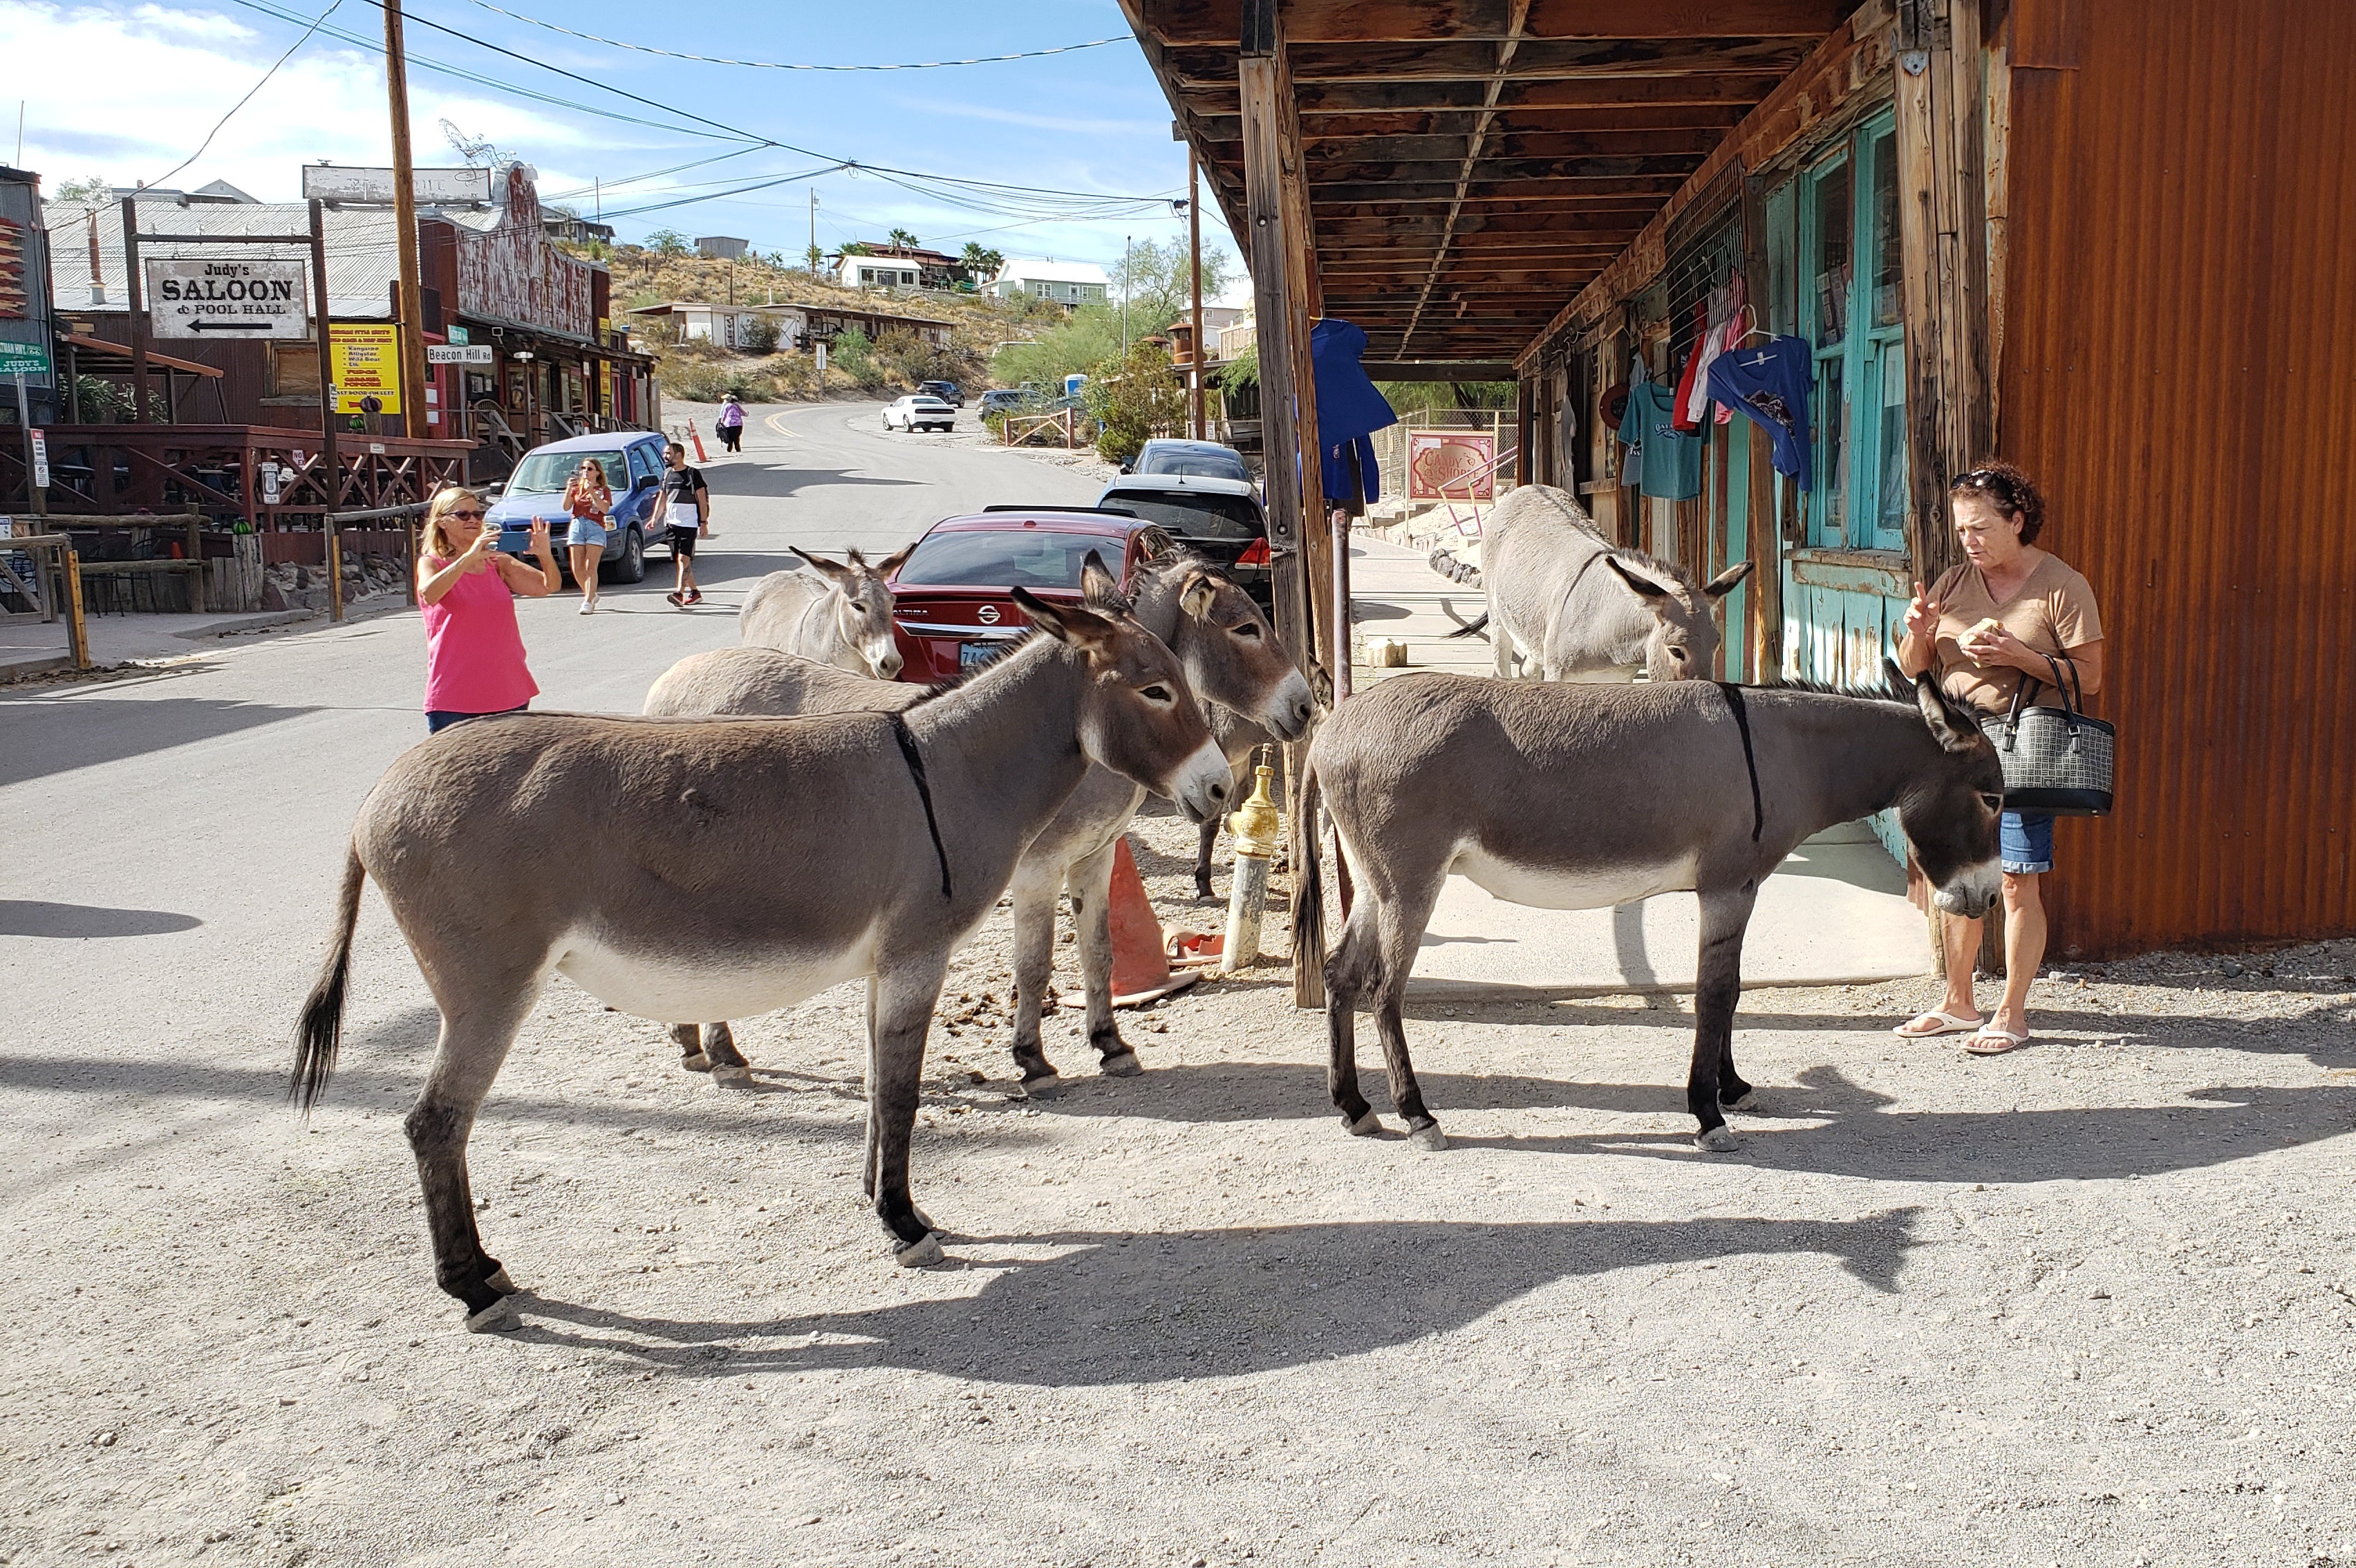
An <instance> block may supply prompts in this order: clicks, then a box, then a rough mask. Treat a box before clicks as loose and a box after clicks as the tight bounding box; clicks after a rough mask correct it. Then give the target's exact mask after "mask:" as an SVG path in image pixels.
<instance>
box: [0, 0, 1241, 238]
mask: <svg viewBox="0 0 2356 1568" xmlns="http://www.w3.org/2000/svg"><path fill="white" fill-rule="evenodd" d="M497 5H498V9H494V8H493V5H492V0H412V3H411V4H408V5H405V7H404V14H405V16H407V17H408V25H407V44H408V53H409V56H410V123H411V127H412V129H411V138H412V146H413V156H414V158H415V161H416V162H417V163H418V165H420V166H430V165H456V164H460V163H463V162H464V161H465V159H464V157H463V156H461V155H460V154H459V153H458V152H457V151H456V150H455V146H454V145H453V142H452V139H451V137H450V136H449V134H447V133H446V132H445V130H444V126H445V124H446V125H447V126H449V127H452V128H455V130H456V131H457V132H458V133H460V134H462V135H463V136H465V137H466V138H469V139H477V140H487V141H489V142H490V143H492V144H494V145H496V146H497V148H498V152H499V153H500V154H501V155H502V156H512V157H516V158H519V159H521V160H522V161H523V162H525V163H529V164H531V165H533V166H535V167H537V168H538V170H539V171H540V190H541V199H542V200H543V201H545V202H559V201H562V202H564V203H566V204H568V205H572V206H574V207H577V208H578V209H580V210H581V211H582V212H584V214H589V215H594V214H596V213H597V212H599V211H600V210H602V212H603V213H604V215H605V219H606V220H607V221H609V222H611V223H613V224H614V226H615V228H616V231H617V233H618V236H619V237H620V238H621V239H623V240H626V241H630V240H643V239H644V238H645V237H646V236H647V235H648V234H649V233H651V232H653V231H657V230H660V229H666V228H668V229H673V230H676V231H679V232H680V233H681V234H683V235H686V236H688V237H690V238H692V237H695V236H698V235H705V234H725V235H732V236H734V237H737V238H741V239H744V240H747V241H750V242H752V244H753V246H754V247H755V249H756V250H760V251H764V252H771V251H774V252H783V253H785V254H786V255H787V256H789V257H792V258H795V259H797V260H798V259H799V258H800V256H801V255H802V253H803V252H804V251H805V250H806V249H807V248H808V247H809V243H810V234H811V221H812V220H811V212H810V195H811V193H812V191H813V190H815V191H816V193H817V195H818V201H819V206H818V211H817V219H816V223H817V241H818V243H819V246H821V247H822V248H823V249H825V250H827V251H829V252H833V251H835V250H837V249H838V248H839V247H840V246H841V244H842V243H843V242H845V241H847V240H869V241H880V240H882V239H883V237H884V235H885V234H886V233H887V232H888V231H890V230H892V229H894V228H905V229H908V230H911V231H914V232H915V233H916V236H917V237H918V239H919V240H921V241H922V242H924V243H925V244H926V245H929V246H933V247H936V248H937V249H940V250H944V251H948V252H951V253H952V254H954V253H955V252H958V251H959V250H960V249H962V248H963V246H964V244H965V243H966V242H967V241H969V240H973V241H978V242H980V243H981V244H983V245H985V246H988V247H990V248H991V249H994V250H997V251H1000V252H1003V253H1005V254H1006V255H1008V256H1052V257H1055V258H1057V259H1060V260H1073V261H1092V262H1096V263H1100V264H1104V265H1106V266H1107V267H1108V269H1113V270H1116V271H1117V269H1118V263H1119V257H1120V253H1121V247H1122V243H1123V240H1124V238H1125V237H1127V236H1134V237H1136V238H1138V239H1141V240H1143V239H1151V240H1157V241H1163V242H1167V241H1169V240H1173V239H1183V237H1184V234H1185V223H1184V220H1183V218H1181V217H1179V216H1177V215H1175V214H1173V212H1172V211H1171V209H1170V208H1169V206H1168V201H1169V199H1171V198H1175V197H1183V195H1184V194H1185V186H1186V155H1185V148H1184V145H1183V144H1182V143H1178V142H1175V141H1173V140H1172V138H1171V134H1170V109H1169V104H1168V102H1167V101H1166V100H1165V99H1164V98H1163V97H1162V91H1161V88H1160V86H1159V85H1158V84H1157V83H1156V82H1155V81H1154V80H1153V76H1152V73H1151V71H1150V70H1148V69H1147V67H1146V64H1145V59H1144V57H1143V55H1142V54H1141V52H1140V50H1139V48H1138V47H1137V44H1136V42H1135V40H1134V39H1133V38H1130V36H1129V33H1128V27H1127V26H1126V24H1125V23H1124V22H1123V20H1122V18H1121V15H1120V10H1119V5H1117V4H1115V3H1114V0H1033V4H1031V5H1027V6H1021V7H1000V6H989V5H976V4H972V3H970V0H957V3H950V0H897V3H896V4H890V5H821V4H815V3H812V0H793V3H791V4H788V5H758V4H755V5H725V6H723V5H688V6H682V7H680V8H679V9H676V10H673V9H670V8H669V7H653V6H647V5H624V4H620V3H618V0H567V3H566V4H563V5H558V4H557V3H556V0H497ZM323 12H326V13H327V19H326V21H325V22H324V24H322V26H321V27H320V28H319V30H318V31H317V32H316V33H315V34H313V35H312V37H311V38H309V39H308V40H307V41H305V42H303V43H301V45H300V47H299V48H295V52H294V54H293V55H292V56H291V57H290V58H288V59H286V60H285V62H284V64H283V65H279V66H277V68H276V69H275V70H273V62H275V61H277V60H278V59H279V57H280V56H281V55H282V54H284V53H285V51H286V50H287V49H288V48H289V47H290V46H294V45H295V44H296V42H297V40H298V39H301V38H303V35H304V32H305V28H306V27H309V26H310V25H311V23H312V22H313V21H315V20H316V19H317V18H319V17H320V16H321V15H322V14H323ZM502 13H508V14H502ZM523 17H536V18H539V19H540V20H541V21H545V22H555V23H560V24H561V25H562V26H563V27H569V28H572V29H574V30H575V31H577V32H582V33H592V34H597V35H601V36H602V37H604V38H608V39H612V40H616V41H617V42H621V43H629V44H639V45H646V46H651V47H653V48H663V49H669V50H675V51H679V52H680V53H686V54H701V55H710V56H719V57H725V58H727V59H738V60H755V61H767V62H792V63H801V64H828V65H862V66H870V65H886V64H889V65H905V64H913V63H920V62H929V61H941V60H958V59H969V58H972V57H975V56H983V55H1002V54H1013V53H1019V52H1023V51H1027V50H1042V49H1052V48H1061V47H1063V46H1068V45H1074V44H1085V43H1088V42H1091V41H1092V40H1097V39H1104V38H1110V39H1113V40H1114V41H1113V42H1111V43H1109V44H1105V45H1103V46H1101V47H1098V48H1081V49H1076V50H1073V51H1071V52H1067V53H1062V54H1055V55H1051V56H1047V57H1044V58H1039V59H1022V60H1015V61H1010V62H1004V63H992V64H982V65H967V66H956V67H949V68H945V69H937V70H889V71H859V72H835V71H825V72H821V71H808V70H766V69H755V68H748V67H744V66H738V65H722V64H711V63H704V62H701V61H694V60H682V59H666V58H662V57H659V56H657V55H652V54H648V53H644V52H638V51H634V50H630V49H625V48H615V47H612V46H610V45H608V44H605V43H596V42H592V41H589V40H587V39H584V38H575V37H568V36H566V35H564V34H562V33H559V32H555V31H552V30H549V29H548V28H546V27H540V26H535V25H533V23H532V22H530V21H527V20H524V19H521V18H523ZM428 24H439V25H440V26H441V27H446V28H450V29H453V30H455V32H457V33H460V34H464V35H466V37H465V38H454V37H452V36H450V34H448V33H444V32H437V31H435V30H434V27H432V26H429V25H428ZM338 32H340V33H343V34H347V35H349V37H348V38H337V37H335V36H334V35H335V34H336V33H338ZM382 37H383V14H382V12H381V11H380V9H379V8H378V6H377V5H376V4H374V3H372V0H333V5H332V9H331V10H330V9H329V0H190V3H189V4H187V5H152V4H140V5H125V4H95V5H58V4H49V3H45V0H0V55H5V58H8V59H14V60H16V61H18V62H19V67H20V69H18V70H12V71H10V72H8V73H7V75H8V77H9V78H10V79H11V80H10V82H9V85H11V86H13V87H14V88H15V89H16V92H15V93H14V94H11V96H16V97H17V98H18V99H19V102H18V103H17V104H15V105H8V104H6V103H5V99H0V107H15V108H17V109H18V110H19V112H20V114H21V117H22V127H23V128H22V133H21V135H22V146H21V151H19V150H17V149H16V148H14V147H10V148H9V149H8V150H9V152H10V155H11V156H12V159H13V161H14V162H15V163H16V165H17V166H19V167H22V168H27V169H31V170H34V171H37V172H38V173H39V174H40V175H41V176H42V177H43V180H42V188H43V192H44V194H45V195H49V196H54V195H55V194H56V191H57V188H58V186H59V184H60V183H61V182H63V181H65V180H67V179H74V178H84V177H91V176H96V177H102V178H104V179H106V180H107V181H108V182H109V183H111V184H114V185H122V186H129V185H132V184H134V183H136V182H140V181H145V182H146V183H149V184H166V185H168V186H170V187H173V188H181V189H188V188H195V187H198V186H201V185H204V184H207V183H209V181H212V180H215V179H225V180H227V181H228V182H229V183H230V184H231V185H233V186H236V187H238V188H240V189H241V190H244V191H246V192H248V193H249V194H251V195H252V196H255V197H258V198H260V199H262V200H265V201H289V200H294V199H297V198H298V197H299V196H300V193H301V174H300V166H302V165H303V164H305V163H309V162H316V161H317V160H320V159H326V160H327V161H329V162H332V163H337V164H346V165H363V166H384V165H387V164H389V163H390V162H391V131H390V126H389V122H388V110H387V105H386V98H385V91H384V69H383V54H382V43H381V40H382ZM487 45H489V46H498V48H506V49H509V50H512V51H514V55H515V56H520V57H522V58H520V59H518V58H511V57H509V56H505V55H501V54H498V53H497V52H495V51H494V49H492V48H487V47H485V46H487ZM437 64H438V65H442V66H448V67H452V68H455V69H456V70H461V71H464V72H466V73H467V75H468V76H471V77H474V78H478V79H481V80H474V81H470V80H466V79H464V78H461V77H456V76H453V75H451V74H448V73H447V72H445V71H444V70H437V69H435V66H436V65H437ZM543 67H555V68H558V69H560V70H568V71H572V72H574V73H576V74H577V75H579V76H582V77H586V78H588V79H590V81H591V82H594V83H596V84H598V85H597V86H592V85H589V84H588V83H584V82H582V81H571V80H568V79H567V78H565V77H563V76H561V75H558V74H555V73H554V72H553V71H552V70H547V69H543ZM27 68H29V69H27ZM265 78H266V80H265ZM257 83H259V84H261V85H260V87H259V90H258V91H254V90H255V89H256V84H257ZM601 88H612V89H618V90H620V91H623V92H627V93H633V94H636V95H637V98H639V99H641V100H647V101H649V102H632V101H630V100H629V99H627V98H623V97H618V96H616V95H614V94H613V93H612V92H608V91H601V90H600V89H601ZM248 91H252V92H253V96H252V100H251V101H250V102H246V103H245V105H244V106H243V107H242V108H241V109H238V110H237V111H236V113H234V114H233V115H232V116H231V117H230V119H229V120H228V121H227V123H226V124H221V125H220V128H219V130H218V131H217V132H216V131H215V130H214V127H215V124H216V122H219V121H220V119H221V117H222V115H224V114H225V113H229V112H230V109H231V106H232V105H234V104H236V103H237V102H238V101H239V99H240V98H241V97H242V96H244V95H245V94H246V93H247V92H248ZM527 95H537V96H527ZM593 111H595V112H602V113H593ZM609 116H620V118H614V117H609ZM209 132H212V133H214V134H213V135H212V140H211V143H210V145H209V146H205V148H204V151H203V152H202V153H201V154H199V155H198V156H196V158H195V160H194V161H193V162H192V163H189V164H188V165H187V167H186V168H183V169H181V170H180V171H179V172H177V173H173V172H172V171H173V169H174V166H176V165H178V164H180V163H181V162H182V160H184V159H187V158H188V157H189V156H190V155H191V154H197V153H198V147H199V145H202V144H204V142H205V138H206V135H207V134H208V133H209ZM5 134H6V132H5V129H0V136H5ZM763 143H775V144H785V145H761V144H763ZM791 149H800V150H791ZM700 160H716V161H708V162H701V166H696V167H689V168H681V167H679V166H681V165H686V164H690V163H696V162H699V161H700ZM845 161H851V162H856V163H859V164H862V165H866V166H870V167H871V168H876V169H892V170H902V171H908V172H910V173H913V174H915V175H917V176H925V177H947V178H950V179H957V180H964V181H974V182H991V184H993V185H995V186H998V187H1002V188H989V186H943V185H940V184H937V183H934V182H931V181H929V180H918V181H916V186H917V187H918V188H910V185H909V183H907V182H906V181H905V179H904V178H903V177H899V176H887V175H885V174H882V173H871V172H867V171H866V170H862V169H843V168H835V169H832V170H830V171H829V172H825V173H819V174H811V173H809V171H813V170H819V169H821V168H825V167H826V166H829V165H833V164H839V163H842V162H845ZM658 171H670V172H658ZM787 176H798V177H793V178H787V179H785V180H783V182H782V183H777V184H775V185H772V186H769V187H768V188H763V189H755V190H741V189H740V188H742V187H745V186H750V185H755V184H757V183H760V182H763V181H765V180H772V179H777V178H778V177H787ZM715 192H733V194H724V195H721V196H718V197H717V198H716V199H714V194H713V193H715ZM1065 193H1072V194H1068V195H1067V194H1065ZM1112 198H1130V199H1133V200H1130V201H1127V202H1119V201H1112V200H1108V199H1112ZM690 199H695V200H690ZM672 203H686V204H683V205H667V204H672ZM1203 228H1204V234H1203V242H1204V246H1205V250H1209V249H1211V248H1212V247H1213V246H1214V245H1215V244H1216V245H1217V246H1218V247H1220V248H1223V249H1225V250H1226V252H1228V254H1229V256H1230V257H1231V258H1232V257H1233V255H1234V254H1235V244H1234V242H1233V240H1232V239H1231V238H1230V237H1229V236H1228V234H1227V232H1226V224H1225V222H1224V221H1223V220H1220V218H1219V216H1218V208H1217V206H1216V204H1215V203H1206V205H1205V213H1204V225H1203ZM1229 270H1230V271H1239V270H1240V269H1239V268H1237V267H1234V266H1232V265H1231V266H1230V269H1229Z"/></svg>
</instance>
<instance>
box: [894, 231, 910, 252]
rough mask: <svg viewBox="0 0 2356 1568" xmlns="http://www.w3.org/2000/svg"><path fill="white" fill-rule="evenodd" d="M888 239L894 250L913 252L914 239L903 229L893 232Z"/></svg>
mask: <svg viewBox="0 0 2356 1568" xmlns="http://www.w3.org/2000/svg"><path fill="white" fill-rule="evenodd" d="M890 238H891V241H892V243H893V246H894V248H895V249H898V250H903V251H913V250H915V249H916V236H915V235H914V234H911V233H909V232H908V231H906V230H905V229H894V230H893V231H892V233H891V236H890Z"/></svg>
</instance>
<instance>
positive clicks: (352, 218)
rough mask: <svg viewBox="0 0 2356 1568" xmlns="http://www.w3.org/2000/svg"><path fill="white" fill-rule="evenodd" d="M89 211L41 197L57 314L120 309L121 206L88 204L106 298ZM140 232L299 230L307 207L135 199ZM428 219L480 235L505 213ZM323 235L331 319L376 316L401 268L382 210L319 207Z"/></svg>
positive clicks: (225, 248) (228, 248)
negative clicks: (93, 255)
mask: <svg viewBox="0 0 2356 1568" xmlns="http://www.w3.org/2000/svg"><path fill="white" fill-rule="evenodd" d="M90 211H91V209H89V208H88V207H85V206H82V205H80V204H78V203H65V202H47V203H44V204H43V207H42V223H43V225H44V226H45V227H46V228H47V229H48V231H49V256H50V262H49V268H50V276H51V278H52V280H53V281H54V283H55V285H56V289H57V300H58V308H59V309H60V310H62V311H84V310H91V309H112V310H121V309H123V305H124V298H125V295H124V293H123V289H124V279H125V276H126V274H125V271H124V268H123V204H122V203H121V202H119V201H110V202H108V203H107V204H106V205H105V206H102V207H101V208H99V209H97V221H98V251H99V263H100V266H101V268H102V272H103V274H104V276H105V279H106V290H107V295H106V298H107V303H106V304H105V305H104V306H92V305H91V304H90V303H89V301H90V240H89V230H88V224H89V222H90V219H89V216H88V215H89V213H90ZM138 214H139V229H140V231H141V232H142V233H145V234H306V233H308V232H309V231H310V228H311V213H310V209H309V208H308V207H306V206H305V205H304V204H303V203H301V202H258V203H254V204H252V205H248V204H246V203H242V202H234V203H232V202H195V203H191V204H190V205H188V206H187V207H182V206H180V205H179V204H178V203H177V202H173V201H168V200H153V201H143V202H140V203H139V204H138ZM434 216H436V217H438V218H441V219H442V220H444V221H447V222H450V223H454V224H456V225H458V226H459V227H461V228H465V229H472V230H475V231H478V232H483V233H487V232H489V231H492V230H494V229H497V228H498V225H499V223H500V221H501V220H502V219H503V218H504V217H505V216H506V215H505V213H503V212H502V211H500V210H499V209H496V208H487V209H478V210H464V211H460V210H453V211H448V212H438V213H435V214H434ZM325 222H326V227H327V308H328V309H329V310H330V311H331V312H333V313H334V314H335V315H336V316H337V317H339V318H349V319H355V320H367V319H369V318H375V319H380V320H381V319H383V318H384V317H389V316H390V315H391V290H392V280H393V278H394V277H395V276H396V275H397V274H398V273H399V270H400V258H399V256H398V255H397V254H396V252H395V249H394V243H393V241H394V233H395V231H394V229H393V221H392V210H391V209H390V208H382V207H378V208H365V207H346V208H334V209H329V210H328V211H327V213H326V214H325ZM139 252H140V254H141V255H142V256H143V257H151V258H181V257H205V258H209V259H211V260H215V261H234V260H239V259H241V258H260V257H279V258H282V259H284V258H291V257H295V256H297V255H301V256H303V257H305V259H307V258H308V252H307V251H296V250H295V249H292V248H289V247H283V246H282V247H257V248H255V249H253V250H247V249H246V248H245V247H243V246H240V245H170V244H163V243H157V244H148V243H144V242H143V243H142V244H141V245H140V247H139Z"/></svg>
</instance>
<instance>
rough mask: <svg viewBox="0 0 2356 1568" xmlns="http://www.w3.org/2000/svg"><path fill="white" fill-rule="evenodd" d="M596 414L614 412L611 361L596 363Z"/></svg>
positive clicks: (612, 367)
mask: <svg viewBox="0 0 2356 1568" xmlns="http://www.w3.org/2000/svg"><path fill="white" fill-rule="evenodd" d="M597 412H598V413H605V414H610V413H613V412H614V361H613V360H598V361H597Z"/></svg>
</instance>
